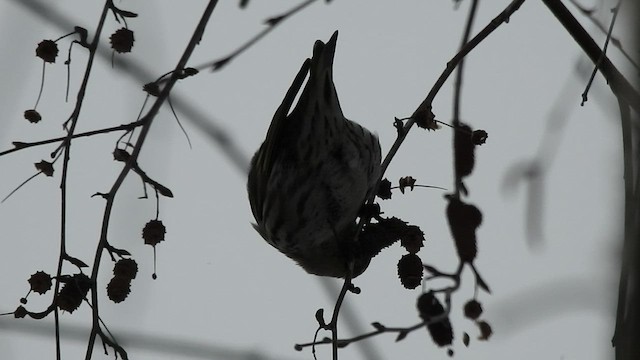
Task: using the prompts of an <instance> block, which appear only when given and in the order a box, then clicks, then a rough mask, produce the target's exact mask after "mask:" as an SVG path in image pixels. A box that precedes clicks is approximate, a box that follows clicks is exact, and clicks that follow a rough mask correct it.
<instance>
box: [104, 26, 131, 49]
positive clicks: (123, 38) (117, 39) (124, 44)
mask: <svg viewBox="0 0 640 360" xmlns="http://www.w3.org/2000/svg"><path fill="white" fill-rule="evenodd" d="M109 40H110V41H111V48H112V49H113V50H115V51H117V52H119V53H128V52H131V48H133V41H134V39H133V31H131V30H129V29H127V28H121V29H118V30H116V32H114V33H113V34H111V37H110V38H109Z"/></svg>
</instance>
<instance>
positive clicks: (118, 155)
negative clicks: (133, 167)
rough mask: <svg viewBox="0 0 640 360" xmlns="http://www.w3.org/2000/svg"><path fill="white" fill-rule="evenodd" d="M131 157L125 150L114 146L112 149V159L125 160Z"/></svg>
mask: <svg viewBox="0 0 640 360" xmlns="http://www.w3.org/2000/svg"><path fill="white" fill-rule="evenodd" d="M130 158H131V154H129V153H128V152H127V151H126V150H123V149H119V148H116V149H115V150H113V159H114V160H115V161H122V162H127V161H129V159H130Z"/></svg>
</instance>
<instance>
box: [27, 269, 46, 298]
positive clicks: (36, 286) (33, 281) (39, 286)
mask: <svg viewBox="0 0 640 360" xmlns="http://www.w3.org/2000/svg"><path fill="white" fill-rule="evenodd" d="M28 281H29V285H31V291H33V292H37V293H38V294H40V295H42V294H44V293H46V292H47V291H49V290H51V276H50V275H49V274H47V273H46V272H44V271H38V272H36V273H35V274H33V275H31V277H30V278H29V280H28Z"/></svg>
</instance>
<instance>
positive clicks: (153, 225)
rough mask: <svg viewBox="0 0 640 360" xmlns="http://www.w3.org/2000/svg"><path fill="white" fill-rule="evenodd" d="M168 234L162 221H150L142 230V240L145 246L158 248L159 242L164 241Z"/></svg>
mask: <svg viewBox="0 0 640 360" xmlns="http://www.w3.org/2000/svg"><path fill="white" fill-rule="evenodd" d="M166 232H167V231H166V228H165V227H164V225H163V224H162V221H161V220H150V221H149V222H148V223H147V224H146V225H145V226H144V229H142V238H143V239H144V243H145V244H147V245H151V246H156V245H157V244H158V243H159V242H161V241H164V234H166Z"/></svg>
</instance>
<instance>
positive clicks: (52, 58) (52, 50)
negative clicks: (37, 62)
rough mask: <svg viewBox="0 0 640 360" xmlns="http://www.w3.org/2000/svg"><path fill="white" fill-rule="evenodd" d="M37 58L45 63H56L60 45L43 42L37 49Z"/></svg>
mask: <svg viewBox="0 0 640 360" xmlns="http://www.w3.org/2000/svg"><path fill="white" fill-rule="evenodd" d="M36 56H37V57H39V58H40V59H42V60H44V62H48V63H54V62H56V57H57V56H58V44H56V43H55V42H54V41H53V40H42V41H41V42H40V43H39V44H38V47H37V48H36Z"/></svg>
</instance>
